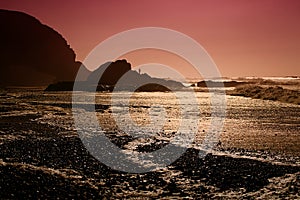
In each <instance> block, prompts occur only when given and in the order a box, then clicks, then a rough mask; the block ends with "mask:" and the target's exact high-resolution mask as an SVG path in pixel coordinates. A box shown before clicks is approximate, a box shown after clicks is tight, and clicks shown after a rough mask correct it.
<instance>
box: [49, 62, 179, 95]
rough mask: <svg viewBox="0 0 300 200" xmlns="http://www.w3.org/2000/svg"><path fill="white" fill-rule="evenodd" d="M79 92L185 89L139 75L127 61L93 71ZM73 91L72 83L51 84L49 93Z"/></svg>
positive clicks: (171, 83)
mask: <svg viewBox="0 0 300 200" xmlns="http://www.w3.org/2000/svg"><path fill="white" fill-rule="evenodd" d="M77 86H78V87H77V88H76V89H79V90H86V91H92V90H95V89H96V90H97V91H113V90H118V91H128V90H131V91H132V90H135V91H140V92H141V91H145V92H155V91H161V92H164V91H170V90H181V89H183V88H184V86H183V85H182V83H180V82H177V81H172V80H165V79H160V78H152V77H151V76H149V75H148V74H139V73H138V72H136V71H133V70H131V64H130V63H128V62H127V61H126V60H117V61H115V62H107V63H105V64H103V65H101V66H100V67H99V68H98V69H96V70H95V71H93V72H92V73H91V74H90V75H89V77H88V79H87V81H86V82H80V83H79V84H77ZM71 89H72V83H71V82H59V83H56V84H51V85H49V86H48V88H47V89H46V90H47V91H66V90H71Z"/></svg>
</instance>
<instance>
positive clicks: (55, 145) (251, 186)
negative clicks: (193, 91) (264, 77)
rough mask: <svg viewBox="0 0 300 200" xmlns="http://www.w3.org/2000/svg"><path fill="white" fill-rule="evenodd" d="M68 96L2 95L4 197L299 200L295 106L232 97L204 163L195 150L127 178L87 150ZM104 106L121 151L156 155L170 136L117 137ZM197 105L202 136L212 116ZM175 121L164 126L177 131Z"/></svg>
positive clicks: (37, 93)
mask: <svg viewBox="0 0 300 200" xmlns="http://www.w3.org/2000/svg"><path fill="white" fill-rule="evenodd" d="M69 94H70V93H44V92H41V91H26V92H24V91H23V92H22V91H16V90H14V91H3V92H2V94H1V97H0V99H1V116H0V124H1V129H0V150H1V151H0V152H1V154H0V168H1V170H0V171H1V184H0V187H1V190H0V191H1V194H0V196H1V197H2V198H20V197H25V198H26V197H28V198H101V197H106V198H141V199H145V198H146V199H147V198H162V199H163V198H166V199H169V198H183V197H186V198H191V199H192V198H289V199H293V198H299V186H300V185H299V183H300V162H299V161H300V159H299V156H300V154H299V152H300V151H299V148H300V147H299V146H300V145H299V144H300V136H299V129H300V127H299V113H300V107H299V106H297V105H290V104H284V103H278V102H271V101H263V100H259V99H256V100H253V99H250V98H244V97H231V96H228V101H229V106H228V108H227V109H228V111H227V118H226V121H225V126H224V129H223V132H222V135H221V137H220V143H219V144H218V146H217V147H216V148H215V149H214V150H213V151H212V152H211V153H209V154H208V155H207V156H206V157H205V158H199V156H198V153H199V151H200V150H199V149H198V148H197V145H195V146H194V148H189V149H188V150H187V151H186V153H185V154H184V155H182V156H181V157H180V158H179V159H178V160H177V161H175V162H174V163H172V164H171V165H169V166H167V167H165V168H163V169H160V170H158V171H155V172H148V173H143V174H129V173H125V172H119V171H115V170H113V169H111V168H109V167H107V166H105V165H104V164H102V163H101V162H99V161H98V160H96V159H95V158H94V157H93V156H91V154H90V153H89V152H88V151H87V150H86V149H85V147H84V146H83V144H82V142H81V140H80V139H79V137H78V135H77V132H76V130H75V128H74V124H73V120H72V111H71V105H70V95H69ZM103 95H105V94H103ZM199 95H200V94H199ZM205 95H206V94H201V95H200V96H201V98H203V99H205V98H206V96H205ZM103 99H104V98H103ZM106 103H107V102H106ZM106 103H105V100H103V102H100V103H99V106H98V109H97V112H98V116H99V117H100V121H101V122H102V123H104V124H106V125H107V130H108V133H107V136H108V137H109V138H110V139H111V141H112V142H114V143H115V144H116V145H117V146H119V147H120V148H123V149H131V150H132V149H134V150H135V151H140V152H151V151H153V150H156V149H158V148H160V147H162V146H163V145H164V142H165V141H163V139H164V140H166V142H168V141H167V138H168V137H170V136H165V135H163V136H161V135H159V134H157V135H154V136H153V137H152V138H151V139H149V140H136V139H135V138H133V137H132V136H130V135H126V134H124V133H121V132H119V131H117V129H115V127H114V125H113V123H112V121H110V120H109V118H107V116H108V115H109V113H110V112H109V107H107V106H104V105H107V104H106ZM200 103H201V105H202V113H203V116H202V118H201V120H200V121H201V122H202V123H201V127H200V130H199V132H200V133H203V134H204V133H205V131H206V128H207V127H206V126H207V124H208V123H209V119H210V116H209V112H208V111H207V105H206V103H203V102H202V101H200ZM100 105H102V106H100ZM137 109H141V108H140V107H137ZM142 109H147V107H143V108H142ZM206 111H207V112H206ZM287 113H288V114H287ZM171 116H173V115H172V114H171ZM101 117H102V118H103V119H104V118H105V119H106V120H107V121H103V120H101ZM173 121H174V120H173V118H171V120H170V124H169V125H167V126H169V127H173V128H174V127H176V126H175V125H174V124H171V123H173ZM174 123H175V122H174ZM175 124H176V123H175ZM168 130H169V132H172V131H173V130H170V129H168ZM169 132H168V131H166V135H168V134H167V133H169ZM196 141H197V142H201V134H200V135H198V138H196ZM197 142H196V143H197Z"/></svg>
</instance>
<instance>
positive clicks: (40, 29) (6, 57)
mask: <svg viewBox="0 0 300 200" xmlns="http://www.w3.org/2000/svg"><path fill="white" fill-rule="evenodd" d="M0 27H1V31H0V43H1V45H0V60H1V66H2V67H1V68H0V86H41V85H48V84H50V83H52V82H54V81H74V80H75V77H76V74H77V71H78V69H79V67H80V66H81V64H82V63H81V62H79V61H76V59H75V57H76V55H75V53H74V51H73V49H71V48H70V45H69V44H68V43H67V41H66V40H65V39H64V38H63V36H62V35H60V34H59V33H58V32H57V31H55V30H53V29H52V28H50V27H49V26H47V25H44V24H42V23H41V22H40V21H39V20H37V19H36V18H34V17H32V16H30V15H28V14H25V13H22V12H18V11H9V10H0ZM83 69H84V68H83ZM88 74H89V71H88V70H87V69H84V73H82V75H83V77H82V80H84V79H85V78H86V77H87V76H88Z"/></svg>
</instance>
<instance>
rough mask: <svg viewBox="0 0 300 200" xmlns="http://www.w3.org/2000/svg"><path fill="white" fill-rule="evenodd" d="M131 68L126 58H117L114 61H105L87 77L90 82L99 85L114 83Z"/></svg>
mask: <svg viewBox="0 0 300 200" xmlns="http://www.w3.org/2000/svg"><path fill="white" fill-rule="evenodd" d="M130 70H131V64H130V63H128V62H127V61H126V60H117V61H116V62H107V63H104V64H103V65H101V66H100V67H99V68H98V69H96V70H95V71H93V73H91V74H90V76H89V77H88V81H89V82H91V83H97V81H98V83H99V84H101V85H115V84H116V83H117V82H118V80H119V79H120V78H121V77H122V76H123V75H124V74H125V73H126V72H128V71H130Z"/></svg>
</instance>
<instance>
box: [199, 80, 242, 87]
mask: <svg viewBox="0 0 300 200" xmlns="http://www.w3.org/2000/svg"><path fill="white" fill-rule="evenodd" d="M242 84H245V83H244V82H238V81H211V80H207V81H200V82H198V83H197V87H236V86H239V85H242Z"/></svg>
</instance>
